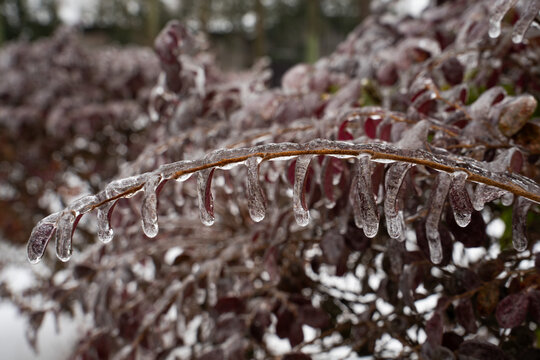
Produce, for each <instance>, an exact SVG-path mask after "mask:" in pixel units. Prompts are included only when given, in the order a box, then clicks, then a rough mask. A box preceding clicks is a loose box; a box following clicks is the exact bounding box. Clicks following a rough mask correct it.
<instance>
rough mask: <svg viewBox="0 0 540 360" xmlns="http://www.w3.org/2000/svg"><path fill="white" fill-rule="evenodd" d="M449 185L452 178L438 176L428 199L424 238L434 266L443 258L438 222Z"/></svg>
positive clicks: (445, 175) (445, 174) (446, 175)
mask: <svg viewBox="0 0 540 360" xmlns="http://www.w3.org/2000/svg"><path fill="white" fill-rule="evenodd" d="M451 183H452V177H451V176H450V175H448V174H447V173H440V174H438V175H437V178H436V179H435V188H434V189H433V193H432V194H431V196H430V199H429V209H428V213H427V216H426V237H427V239H428V244H429V255H430V258H431V261H432V262H433V263H434V264H439V263H440V262H441V261H442V258H443V253H442V245H441V236H440V234H439V221H440V219H441V213H442V209H443V207H444V202H445V200H446V195H447V194H448V190H449V189H450V184H451Z"/></svg>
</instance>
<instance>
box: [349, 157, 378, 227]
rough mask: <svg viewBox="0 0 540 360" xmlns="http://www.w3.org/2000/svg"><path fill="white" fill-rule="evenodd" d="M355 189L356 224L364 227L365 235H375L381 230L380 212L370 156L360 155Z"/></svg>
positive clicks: (357, 163) (354, 208)
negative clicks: (372, 181) (376, 201)
mask: <svg viewBox="0 0 540 360" xmlns="http://www.w3.org/2000/svg"><path fill="white" fill-rule="evenodd" d="M356 172H357V175H356V178H355V184H353V186H355V190H354V195H353V196H354V197H355V199H354V202H353V210H354V219H355V223H356V226H358V227H359V228H362V230H363V231H364V235H366V236H367V237H369V238H373V237H375V235H377V232H378V230H379V214H378V212H377V205H376V204H375V197H374V195H373V189H372V186H371V163H370V160H369V156H360V157H359V159H358V161H357V162H356Z"/></svg>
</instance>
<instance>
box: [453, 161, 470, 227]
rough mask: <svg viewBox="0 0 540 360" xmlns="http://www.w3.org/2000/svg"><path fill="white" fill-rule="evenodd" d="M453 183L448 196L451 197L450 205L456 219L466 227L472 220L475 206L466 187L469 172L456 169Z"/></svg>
mask: <svg viewBox="0 0 540 360" xmlns="http://www.w3.org/2000/svg"><path fill="white" fill-rule="evenodd" d="M451 176H452V184H451V185H450V190H449V192H448V198H449V199H450V206H451V207H452V212H453V213H454V219H455V220H456V223H457V224H458V225H459V226H461V227H465V226H467V225H469V223H470V222H471V214H472V211H473V206H472V203H471V199H470V198H469V194H468V193H467V190H466V189H465V184H466V182H467V176H468V175H467V173H466V172H464V171H456V172H453V173H452V175H451Z"/></svg>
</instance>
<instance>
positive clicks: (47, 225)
mask: <svg viewBox="0 0 540 360" xmlns="http://www.w3.org/2000/svg"><path fill="white" fill-rule="evenodd" d="M60 214H61V213H59V212H57V213H54V214H51V215H49V216H47V217H46V218H44V219H43V220H41V221H40V222H38V223H37V225H36V226H35V227H34V229H33V230H32V234H30V239H29V240H28V247H27V255H28V260H29V261H30V262H31V263H32V264H37V263H38V262H39V261H40V260H41V258H42V257H43V254H44V253H45V249H46V248H47V244H48V243H49V241H50V240H51V238H52V237H53V235H54V233H55V231H56V222H57V220H58V217H59V216H60Z"/></svg>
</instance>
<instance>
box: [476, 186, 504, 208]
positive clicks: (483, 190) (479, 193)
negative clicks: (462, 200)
mask: <svg viewBox="0 0 540 360" xmlns="http://www.w3.org/2000/svg"><path fill="white" fill-rule="evenodd" d="M504 194H506V191H505V190H502V189H499V188H497V187H494V186H489V185H486V184H478V185H476V189H475V191H474V195H473V207H474V209H475V210H476V211H481V210H482V209H484V205H485V204H486V203H488V202H490V201H493V200H495V199H498V198H500V197H501V196H503V195H504Z"/></svg>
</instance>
